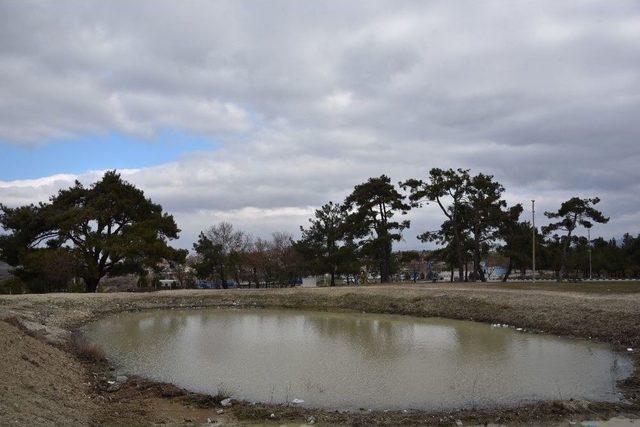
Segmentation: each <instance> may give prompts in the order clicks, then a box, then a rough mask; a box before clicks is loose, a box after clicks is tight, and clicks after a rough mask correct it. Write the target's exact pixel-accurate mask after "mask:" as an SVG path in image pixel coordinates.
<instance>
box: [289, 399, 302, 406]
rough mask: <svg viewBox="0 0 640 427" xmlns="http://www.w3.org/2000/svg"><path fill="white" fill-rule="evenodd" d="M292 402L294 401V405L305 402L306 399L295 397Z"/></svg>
mask: <svg viewBox="0 0 640 427" xmlns="http://www.w3.org/2000/svg"><path fill="white" fill-rule="evenodd" d="M291 403H293V404H294V405H299V404H301V403H304V400H302V399H293V400H292V401H291Z"/></svg>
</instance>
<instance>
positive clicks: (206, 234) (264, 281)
mask: <svg viewBox="0 0 640 427" xmlns="http://www.w3.org/2000/svg"><path fill="white" fill-rule="evenodd" d="M193 249H194V255H193V256H191V257H189V259H188V260H187V261H188V263H189V264H190V265H191V266H192V267H193V268H194V269H195V271H196V274H197V276H198V277H199V278H202V279H208V280H211V281H214V282H216V283H217V284H219V285H220V286H221V287H222V288H227V287H228V284H229V282H230V281H232V282H235V283H236V284H238V283H241V282H245V283H248V284H249V285H253V286H255V287H267V286H280V285H289V284H294V283H295V281H296V280H297V279H299V278H300V276H301V274H302V272H301V268H300V266H301V259H300V255H299V254H298V253H297V252H296V250H295V249H294V242H293V238H292V236H291V235H289V234H287V233H281V232H278V233H273V235H272V236H271V238H270V239H262V238H254V237H252V236H250V235H248V234H246V233H244V232H243V231H241V230H235V229H234V228H233V225H232V224H230V223H228V222H221V223H219V224H217V225H214V226H212V227H210V228H209V229H208V230H206V231H203V232H201V233H200V236H199V237H198V241H197V242H196V243H194V244H193Z"/></svg>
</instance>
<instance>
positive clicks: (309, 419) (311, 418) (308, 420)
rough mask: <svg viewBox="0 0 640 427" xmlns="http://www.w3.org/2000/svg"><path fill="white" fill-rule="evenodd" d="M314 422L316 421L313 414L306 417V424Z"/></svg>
mask: <svg viewBox="0 0 640 427" xmlns="http://www.w3.org/2000/svg"><path fill="white" fill-rule="evenodd" d="M315 423H316V417H314V416H313V415H311V416H309V417H308V418H307V424H315Z"/></svg>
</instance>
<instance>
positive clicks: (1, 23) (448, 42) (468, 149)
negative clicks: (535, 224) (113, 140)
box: [0, 0, 640, 246]
mask: <svg viewBox="0 0 640 427" xmlns="http://www.w3.org/2000/svg"><path fill="white" fill-rule="evenodd" d="M638 69H640V6H638V4H637V3H634V2H615V3H614V2H609V1H565V2H556V1H547V2H545V1H535V2H510V1H489V2H475V1H467V2H464V1H463V2H449V1H442V2H402V3H398V2H342V1H329V2H297V1H269V2H259V3H255V2H241V1H229V2H198V1H191V2H161V1H154V2H109V3H105V2H87V1H79V2H68V1H63V2H56V3H53V2H50V3H47V2H24V1H7V0H0V141H1V143H2V144H18V145H27V146H36V147H37V146H38V145H40V144H46V143H48V142H50V141H52V140H58V141H59V140H64V139H67V138H75V137H81V136H86V135H92V134H95V135H98V134H102V133H106V132H114V131H115V132H121V133H125V134H128V135H133V136H136V137H138V138H140V139H143V140H148V141H153V138H154V137H155V136H157V135H158V134H159V133H161V132H162V131H163V130H167V129H169V130H177V131H180V132H184V133H187V134H192V135H197V136H199V137H205V138H211V139H212V140H215V141H216V142H217V143H218V144H219V146H220V147H222V148H220V149H218V150H216V151H211V152H202V153H193V154H191V155H188V156H184V157H181V158H179V159H176V160H175V161H174V162H172V163H168V164H164V165H159V166H156V167H152V168H144V169H139V170H130V171H124V173H125V175H126V177H127V179H129V180H130V181H132V182H134V183H136V184H138V185H140V186H141V187H142V188H143V189H144V190H145V191H146V192H147V193H148V194H149V195H150V196H151V197H153V198H154V199H156V200H158V201H159V202H161V203H162V204H163V206H165V208H166V209H167V210H169V211H171V212H174V213H175V214H176V216H177V219H178V220H179V222H180V226H181V227H182V228H183V230H184V237H183V239H182V240H181V244H182V245H183V246H189V245H190V242H191V241H192V239H193V237H194V236H195V234H196V233H197V231H198V230H199V229H201V228H202V227H205V226H206V225H208V224H210V223H212V222H215V221H218V220H220V219H227V220H231V221H232V222H235V223H237V224H238V225H239V226H241V227H244V228H247V229H249V230H250V231H252V232H254V233H256V234H261V235H264V234H268V233H269V232H270V231H274V230H276V229H285V230H289V231H295V230H296V229H297V228H298V226H299V225H300V224H304V223H305V221H306V217H307V216H308V214H309V213H310V212H311V211H312V210H313V208H314V207H316V206H318V205H319V204H321V203H323V202H325V201H328V200H340V199H341V198H342V197H343V196H344V195H345V194H346V193H347V192H348V191H349V189H350V188H352V187H353V185H355V184H357V183H359V182H361V181H363V180H365V179H366V178H367V177H369V176H373V175H379V174H382V173H386V174H389V175H390V176H391V177H392V178H393V179H394V180H396V181H397V180H401V179H404V178H408V177H412V176H422V175H424V174H425V173H426V171H427V170H428V169H429V168H430V167H433V166H439V167H465V168H472V169H473V170H474V171H483V172H486V173H492V174H495V175H496V176H497V177H498V178H499V179H500V180H502V181H503V182H504V184H505V185H506V186H507V188H508V190H509V194H508V196H509V198H510V200H511V201H513V202H516V201H528V200H529V199H531V198H535V199H537V200H539V205H540V209H541V211H542V210H544V209H552V208H554V207H556V206H557V204H558V203H559V202H560V201H561V200H563V199H566V198H568V197H570V196H573V195H585V196H586V195H599V196H600V197H601V198H602V199H603V204H602V207H603V209H604V210H605V211H606V213H607V214H608V215H611V216H612V221H611V223H610V224H609V225H607V226H605V227H602V228H601V229H600V232H601V234H603V235H605V236H617V235H619V234H620V233H622V232H623V231H630V232H634V233H637V232H639V231H640V229H639V228H640V227H638V224H639V222H638V220H640V203H639V202H638V201H637V197H636V195H637V194H638V192H639V191H640V167H639V165H640V148H639V147H640V121H639V120H638V118H639V117H640V73H638ZM0 148H1V145H0ZM36 149H37V148H36ZM123 156H126V153H123ZM0 164H1V163H0ZM33 167H34V168H35V169H36V170H37V165H33ZM98 175H99V173H97V172H90V171H88V172H87V173H86V174H84V175H82V176H80V177H79V178H80V179H81V180H83V181H86V182H90V181H91V180H92V179H95V178H96V177H97V176H98ZM75 178H76V177H75V176H70V175H59V176H52V177H43V178H42V179H38V180H28V181H11V182H0V201H1V202H3V203H6V204H9V205H17V204H22V203H26V202H30V201H35V200H42V199H45V198H46V197H47V196H48V195H50V194H52V192H54V191H55V189H57V188H59V187H60V186H64V185H69V184H70V183H71V182H72V180H73V179H75ZM0 179H1V175H0ZM411 216H412V219H413V221H414V224H415V225H414V227H412V228H413V230H412V232H410V233H408V234H407V242H406V245H408V246H416V242H415V238H414V237H413V236H415V234H417V233H418V232H420V231H421V229H424V228H426V227H432V226H435V225H437V224H438V221H439V219H440V218H439V216H438V212H437V211H436V210H433V209H430V208H427V209H423V210H421V211H419V212H415V213H413V214H412V215H411Z"/></svg>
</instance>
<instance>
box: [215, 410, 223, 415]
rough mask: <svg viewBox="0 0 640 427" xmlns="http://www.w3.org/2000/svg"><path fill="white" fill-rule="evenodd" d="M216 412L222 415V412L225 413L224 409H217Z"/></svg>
mask: <svg viewBox="0 0 640 427" xmlns="http://www.w3.org/2000/svg"><path fill="white" fill-rule="evenodd" d="M216 414H218V415H222V414H224V409H218V410H217V411H216Z"/></svg>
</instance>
